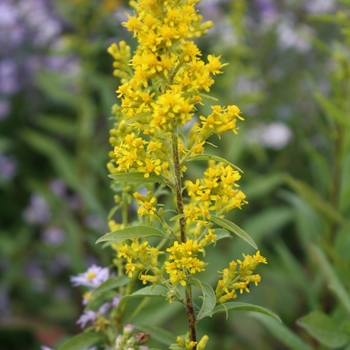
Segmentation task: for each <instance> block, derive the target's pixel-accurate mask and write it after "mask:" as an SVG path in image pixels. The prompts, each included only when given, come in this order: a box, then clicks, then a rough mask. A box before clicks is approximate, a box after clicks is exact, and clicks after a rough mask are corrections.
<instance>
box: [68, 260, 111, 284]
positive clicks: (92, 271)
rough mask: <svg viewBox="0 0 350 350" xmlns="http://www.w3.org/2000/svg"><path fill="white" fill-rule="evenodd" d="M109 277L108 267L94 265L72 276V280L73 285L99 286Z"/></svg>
mask: <svg viewBox="0 0 350 350" xmlns="http://www.w3.org/2000/svg"><path fill="white" fill-rule="evenodd" d="M108 277H109V269H108V267H104V268H103V267H100V266H96V265H92V266H91V267H89V269H88V270H87V271H86V272H84V273H81V274H79V275H78V276H71V278H70V281H71V282H72V284H73V286H74V287H76V286H86V287H92V288H97V287H98V286H99V285H100V284H101V283H103V282H105V281H106V280H107V279H108Z"/></svg>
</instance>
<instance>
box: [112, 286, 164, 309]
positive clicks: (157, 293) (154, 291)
mask: <svg viewBox="0 0 350 350" xmlns="http://www.w3.org/2000/svg"><path fill="white" fill-rule="evenodd" d="M167 293H168V289H167V288H165V287H163V286H158V285H155V286H151V287H145V288H142V289H139V290H137V291H136V292H135V293H133V294H130V295H126V296H124V297H123V298H121V299H120V302H119V304H118V307H120V306H122V305H123V304H124V303H125V302H127V301H129V300H130V299H135V298H144V297H149V298H167Z"/></svg>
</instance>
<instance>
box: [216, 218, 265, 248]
mask: <svg viewBox="0 0 350 350" xmlns="http://www.w3.org/2000/svg"><path fill="white" fill-rule="evenodd" d="M210 221H212V222H213V223H214V224H217V225H219V226H221V227H222V228H224V229H226V230H228V231H230V232H232V233H234V234H235V235H237V236H238V237H240V238H242V239H243V240H244V241H246V242H247V243H249V244H250V245H251V246H252V247H253V248H255V249H258V246H257V245H256V244H255V242H254V241H253V239H252V238H251V237H250V236H249V235H248V233H246V232H245V231H243V230H242V229H241V228H240V227H239V226H237V225H236V224H234V223H233V222H231V221H229V220H226V219H223V218H219V217H217V216H214V215H212V217H211V219H210Z"/></svg>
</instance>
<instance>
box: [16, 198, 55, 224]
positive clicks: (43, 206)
mask: <svg viewBox="0 0 350 350" xmlns="http://www.w3.org/2000/svg"><path fill="white" fill-rule="evenodd" d="M22 216H23V219H24V221H26V222H27V223H28V224H34V225H40V224H44V223H46V222H48V221H49V220H50V219H51V213H50V211H49V208H48V206H47V203H46V201H45V198H44V197H42V196H41V195H39V194H32V195H31V197H30V203H29V206H28V207H27V208H26V209H25V210H24V211H23V215H22Z"/></svg>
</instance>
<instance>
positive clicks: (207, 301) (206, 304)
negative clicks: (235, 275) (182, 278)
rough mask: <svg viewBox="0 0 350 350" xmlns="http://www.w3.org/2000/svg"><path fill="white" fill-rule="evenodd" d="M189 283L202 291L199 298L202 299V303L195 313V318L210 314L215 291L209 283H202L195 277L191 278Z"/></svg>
mask: <svg viewBox="0 0 350 350" xmlns="http://www.w3.org/2000/svg"><path fill="white" fill-rule="evenodd" d="M190 283H191V284H192V285H194V286H196V287H198V288H199V289H200V290H201V291H202V296H201V298H202V299H203V303H202V307H201V308H200V310H199V312H198V315H197V320H201V319H202V318H204V317H206V316H209V315H211V313H212V311H213V309H214V307H215V304H216V297H215V292H214V290H213V288H212V287H211V286H210V285H209V284H207V283H202V282H201V281H199V280H198V279H196V278H193V279H191V282H190Z"/></svg>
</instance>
